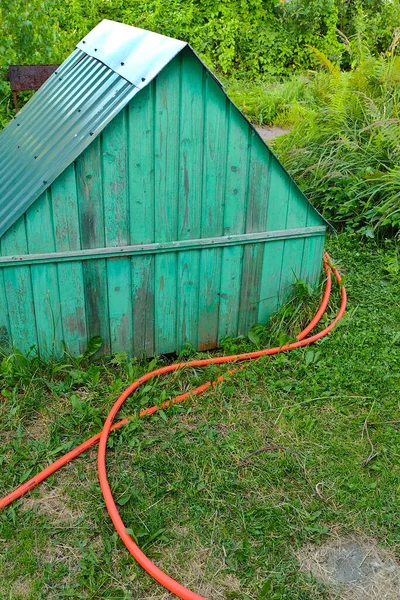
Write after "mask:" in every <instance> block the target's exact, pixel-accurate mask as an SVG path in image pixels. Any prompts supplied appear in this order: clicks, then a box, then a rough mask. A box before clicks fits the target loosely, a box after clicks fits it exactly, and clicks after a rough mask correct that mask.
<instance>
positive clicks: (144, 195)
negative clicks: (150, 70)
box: [128, 81, 156, 356]
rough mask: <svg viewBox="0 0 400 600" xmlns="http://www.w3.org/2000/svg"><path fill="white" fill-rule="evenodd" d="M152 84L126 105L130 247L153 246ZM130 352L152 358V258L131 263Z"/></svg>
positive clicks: (153, 84) (153, 93)
mask: <svg viewBox="0 0 400 600" xmlns="http://www.w3.org/2000/svg"><path fill="white" fill-rule="evenodd" d="M154 98H155V83H154V81H153V82H152V83H151V84H150V85H149V86H147V87H146V88H144V89H143V90H142V91H141V92H139V94H137V95H136V96H135V97H134V99H133V100H132V101H131V102H130V104H129V113H128V114H129V131H128V134H129V151H128V165H129V217H130V220H129V223H130V240H131V241H130V243H131V244H144V243H152V242H154V239H155V237H154V226H155V225H154V219H155V217H154V213H155V205H154V136H155V134H156V132H155V128H154V111H155V103H154V102H155V101H154ZM131 264H132V298H133V349H134V350H133V351H134V353H135V354H136V355H143V354H144V355H146V356H151V355H153V354H154V257H152V256H135V257H134V258H133V259H132V263H131Z"/></svg>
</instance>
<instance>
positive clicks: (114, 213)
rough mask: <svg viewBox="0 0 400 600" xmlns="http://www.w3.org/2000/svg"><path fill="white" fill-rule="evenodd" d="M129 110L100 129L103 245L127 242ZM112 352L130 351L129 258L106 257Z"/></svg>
mask: <svg viewBox="0 0 400 600" xmlns="http://www.w3.org/2000/svg"><path fill="white" fill-rule="evenodd" d="M128 135H129V133H128V111H127V110H124V111H122V112H121V113H120V114H119V115H118V116H117V117H115V119H113V121H111V123H110V124H109V125H108V126H107V127H106V129H105V130H104V131H103V133H102V146H101V148H102V177H103V200H104V226H105V244H106V247H108V248H110V247H116V246H124V245H126V244H128V243H129V240H130V236H129V203H128V194H129V188H128V139H129V138H128ZM106 276H107V291H108V310H109V319H110V344H111V352H117V351H124V352H126V353H127V354H131V352H132V333H133V332H132V318H133V307H132V294H131V260H130V258H128V257H127V258H123V257H121V258H114V259H113V258H110V259H108V260H107V261H106Z"/></svg>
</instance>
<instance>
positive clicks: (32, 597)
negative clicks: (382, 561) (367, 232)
mask: <svg viewBox="0 0 400 600" xmlns="http://www.w3.org/2000/svg"><path fill="white" fill-rule="evenodd" d="M329 246H330V247H329V250H330V252H331V254H332V256H333V257H334V259H335V260H339V261H340V263H341V264H342V270H343V271H344V274H345V277H346V285H347V288H348V292H349V310H348V313H347V317H346V318H345V320H344V321H342V324H341V326H339V327H337V328H336V329H335V330H334V331H333V332H332V333H331V334H330V335H329V336H328V337H327V338H325V339H323V340H322V341H320V342H318V343H317V344H315V345H313V346H310V347H308V348H304V349H298V350H295V351H293V352H290V353H289V354H286V355H278V356H273V357H264V358H263V359H260V360H258V361H254V362H253V363H251V364H249V365H248V366H247V367H246V368H245V369H244V370H243V371H242V370H239V371H238V372H237V373H236V374H235V375H234V376H233V377H232V378H231V379H228V380H227V382H226V383H225V384H224V385H222V386H217V387H215V388H212V389H211V390H210V391H208V392H207V393H206V394H204V395H203V396H199V397H197V398H192V399H189V400H188V401H187V403H185V404H183V405H181V406H172V407H170V408H169V409H168V410H166V411H165V412H164V413H161V414H160V413H159V414H158V415H155V416H153V417H151V418H149V419H142V420H140V421H139V420H138V419H133V420H132V422H131V423H130V425H128V426H127V427H126V428H125V429H123V430H120V431H118V432H115V433H114V434H113V435H112V437H111V440H110V449H109V452H108V460H107V465H108V469H109V472H110V480H111V486H112V490H113V492H114V494H115V496H116V499H117V502H118V505H119V507H120V509H121V512H122V516H123V519H124V522H125V523H126V524H127V527H129V529H130V530H131V531H132V532H133V533H134V535H135V536H136V537H137V539H138V541H139V544H140V546H141V547H142V548H143V549H144V550H145V551H146V552H148V553H149V554H150V556H151V558H152V559H154V560H156V561H157V563H158V564H159V565H160V566H162V567H163V568H164V569H166V570H167V572H169V574H170V575H172V576H174V577H177V578H178V579H179V580H180V581H182V582H184V583H186V584H187V585H189V586H190V587H191V588H192V589H193V590H194V591H196V592H197V593H200V594H201V595H204V596H205V597H206V598H209V599H212V598H226V600H249V599H254V600H255V599H257V600H288V599H290V600H327V599H328V598H331V597H332V596H331V594H330V593H329V591H328V590H327V589H326V588H325V587H323V586H322V585H321V584H320V583H318V582H316V581H315V580H313V579H311V578H310V577H308V576H306V575H305V574H304V573H301V572H299V566H298V561H297V559H296V552H297V551H298V549H299V548H301V547H302V546H303V545H304V544H305V543H307V542H314V543H315V544H319V543H321V541H324V540H327V539H335V538H337V536H338V535H341V534H345V533H348V532H354V531H356V532H363V533H364V534H367V535H370V536H373V537H375V538H376V539H377V540H378V542H379V543H380V544H382V545H383V546H388V547H391V548H393V550H394V551H395V552H396V554H397V555H398V552H399V551H400V546H399V535H398V531H399V510H398V496H399V491H400V490H399V469H400V459H399V452H398V447H399V443H400V431H399V428H398V426H397V424H396V423H397V422H398V420H399V418H400V417H399V407H398V397H399V393H400V379H399V373H398V365H399V362H400V345H399V342H400V339H399V326H398V324H399V320H400V305H399V302H398V298H399V293H400V286H399V277H398V274H399V264H398V257H397V259H396V254H395V252H394V250H393V249H392V242H391V241H390V242H386V243H385V244H384V245H381V247H378V246H377V245H376V244H375V242H374V241H369V242H368V244H363V243H362V242H361V243H360V242H359V241H358V240H354V239H353V241H351V238H349V237H347V236H341V237H339V239H338V240H335V241H333V242H332V241H331V242H330V243H329ZM396 260H397V263H396ZM396 265H397V266H396ZM298 291H301V290H298ZM303 291H304V290H303ZM298 300H300V303H299V301H297V302H296V301H292V303H291V304H290V305H289V306H288V307H285V309H284V311H283V312H282V313H281V316H284V315H286V319H284V321H283V322H282V320H280V331H281V333H289V334H290V335H291V336H292V335H293V333H295V331H296V329H297V328H298V327H300V326H301V323H302V319H303V318H304V317H306V319H307V316H306V315H305V314H304V302H305V304H306V305H308V303H309V302H310V298H307V299H306V300H305V299H304V295H303V293H301V294H300V298H299V299H298ZM311 301H312V299H311ZM336 308H337V296H336V295H335V299H334V300H333V303H332V306H331V308H330V310H329V311H328V315H326V318H328V319H329V318H331V317H332V314H333V313H334V311H335V310H336ZM287 318H289V321H288V320H287ZM278 323H279V319H278V318H276V319H275V321H274V324H275V328H274V329H273V330H272V331H268V330H265V328H264V331H263V330H262V329H261V328H259V330H258V331H257V335H256V337H253V336H252V337H253V342H252V344H250V343H249V342H248V341H246V340H231V341H228V340H227V341H226V350H227V351H229V350H242V351H243V350H248V349H249V348H255V347H257V345H258V343H259V341H261V343H264V342H265V341H267V340H266V339H264V338H263V336H264V335H267V336H269V337H272V339H276V336H277V334H278V331H279V329H278V330H277V326H278ZM288 325H291V326H290V327H289V329H287V326H288ZM297 330H298V329H297ZM261 338H262V339H261ZM155 364H158V365H160V366H161V364H163V361H162V360H160V359H158V360H154V361H153V362H152V363H151V364H148V363H147V362H144V361H138V360H130V361H128V360H127V359H126V356H124V355H123V354H119V355H116V356H114V357H112V358H111V359H109V360H106V359H103V360H102V361H101V362H98V361H96V362H94V363H91V364H90V363H88V362H87V359H85V357H80V358H79V359H78V360H77V361H73V360H71V359H69V358H68V357H66V358H65V359H64V360H63V361H59V362H57V363H43V362H41V361H40V360H38V359H28V360H27V359H25V358H24V357H21V356H19V355H18V354H12V355H10V356H9V357H6V358H4V360H3V361H2V363H1V366H0V384H1V388H2V400H1V401H0V439H1V444H0V465H1V477H0V495H2V494H3V493H6V492H9V491H10V490H11V489H13V487H14V486H16V485H18V484H20V483H21V482H23V481H25V480H26V479H27V478H29V477H31V476H32V475H33V474H34V473H35V472H37V471H38V470H40V469H41V468H43V467H44V466H45V465H47V464H48V462H50V461H52V460H54V459H56V458H58V457H59V456H61V454H63V453H64V452H66V451H68V450H69V449H71V448H72V447H73V446H75V445H76V444H77V443H79V442H81V441H83V440H84V439H86V438H87V437H88V436H90V435H91V434H92V433H94V432H96V431H99V429H100V428H101V423H102V421H103V419H104V417H105V415H106V414H107V411H108V409H109V408H110V406H111V404H112V403H113V400H114V399H115V398H116V396H117V395H118V394H119V392H120V391H121V390H122V389H123V388H124V387H126V386H127V385H128V383H130V382H131V381H132V379H134V378H135V377H138V376H140V375H141V374H142V373H144V372H146V371H147V370H151V369H152V368H154V366H155ZM225 370H229V367H226V368H224V367H222V366H220V367H209V368H207V369H204V370H198V369H197V370H196V369H191V370H188V371H181V372H180V373H179V374H177V375H172V376H167V377H166V378H162V379H158V380H155V381H153V382H149V384H148V385H146V387H145V388H144V389H143V390H141V391H140V392H139V393H137V394H135V395H134V396H133V397H132V398H131V399H130V400H129V401H128V404H127V406H126V409H124V411H123V412H124V413H125V414H126V415H127V414H137V411H138V409H139V407H142V406H148V405H151V404H153V403H155V402H157V403H158V402H159V401H160V399H161V400H162V399H165V398H168V397H171V396H172V395H174V394H176V393H180V392H181V391H183V390H187V389H190V388H191V387H193V386H197V385H200V384H201V383H202V382H204V381H207V380H209V379H211V380H215V379H216V377H217V376H218V375H219V374H221V372H223V371H225ZM366 420H367V421H369V422H370V423H375V426H372V425H371V426H370V427H369V435H370V438H371V440H372V443H373V445H374V447H375V449H376V452H377V453H378V456H377V457H376V458H375V459H374V460H373V461H371V462H370V463H369V464H368V466H365V465H364V462H365V460H366V459H367V457H368V455H369V454H370V451H371V448H370V445H369V443H368V440H367V438H366V436H365V432H364V435H363V426H364V423H365V421H366ZM266 444H274V445H280V446H283V447H285V448H287V449H288V450H287V451H286V452H284V451H280V452H260V453H259V454H255V455H253V456H251V457H249V455H250V454H251V453H252V452H255V451H256V450H258V449H260V448H262V447H265V445H266ZM290 451H292V452H294V453H295V455H297V457H298V458H296V456H295V455H293V454H291V453H290ZM246 459H247V462H243V461H246ZM301 462H304V464H305V468H306V473H307V477H308V481H307V480H306V478H305V476H304V471H303V469H302V465H301ZM317 484H318V486H319V491H320V493H321V494H322V497H323V498H322V499H321V498H319V497H318V496H317V495H316V493H315V486H316V485H317ZM0 538H1V540H2V544H3V548H5V550H6V552H3V553H1V554H0V598H4V599H5V598H7V599H9V600H19V599H21V598H25V599H26V600H41V599H43V600H44V599H45V598H60V599H61V598H74V599H75V598H82V599H89V598H104V599H110V600H111V599H113V600H115V599H117V598H119V599H121V600H122V599H123V600H128V599H132V600H133V599H139V598H140V599H146V600H147V599H148V600H150V599H154V600H156V599H159V598H162V597H164V595H163V591H162V590H161V589H160V587H159V586H158V585H156V584H155V583H154V582H152V581H151V580H150V579H149V577H147V576H146V575H145V574H144V572H143V571H142V569H140V568H139V567H138V566H137V565H136V563H135V562H134V561H133V559H132V557H131V556H130V555H129V553H128V552H127V551H126V550H125V548H124V547H123V546H122V544H121V543H120V541H119V540H118V538H117V535H116V534H115V532H114V531H113V528H112V525H111V522H110V519H109V517H108V515H107V513H106V510H105V507H104V503H103V501H102V497H101V493H100V490H99V486H98V483H97V477H96V451H95V450H94V449H93V450H91V451H89V452H88V453H86V455H84V456H83V457H82V458H79V459H77V460H75V461H74V462H73V463H72V464H71V465H69V466H68V467H65V468H63V469H62V470H60V471H59V472H57V473H56V474H55V475H54V476H53V477H51V478H50V480H48V481H47V482H46V483H42V484H40V485H39V486H38V487H37V488H36V489H35V490H34V491H32V492H30V493H29V494H27V495H26V496H25V497H24V499H22V500H21V501H18V502H16V503H15V504H14V505H12V506H10V507H9V508H7V509H6V510H4V511H2V512H1V513H0Z"/></svg>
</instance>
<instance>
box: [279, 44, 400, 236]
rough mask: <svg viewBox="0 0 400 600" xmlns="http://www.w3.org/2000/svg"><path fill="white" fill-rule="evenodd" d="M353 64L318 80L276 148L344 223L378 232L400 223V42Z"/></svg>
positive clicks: (338, 222) (296, 175)
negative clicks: (399, 50)
mask: <svg viewBox="0 0 400 600" xmlns="http://www.w3.org/2000/svg"><path fill="white" fill-rule="evenodd" d="M399 37H400V35H399V34H398V33H397V32H396V34H395V38H394V42H393V43H392V44H391V48H390V50H389V51H388V52H387V53H386V54H385V55H384V56H380V57H371V56H364V57H363V58H362V59H361V60H360V62H359V64H358V65H357V66H355V67H354V68H353V69H352V70H351V71H347V72H340V70H335V71H334V72H332V71H331V70H329V71H328V72H326V73H324V74H320V75H319V76H317V77H316V78H315V80H314V87H313V93H314V94H315V95H316V97H317V98H318V102H314V103H313V104H311V103H308V105H307V110H305V111H303V118H302V119H299V120H298V121H297V122H296V123H295V124H294V127H293V130H292V132H291V133H290V134H289V135H287V136H285V137H283V138H281V139H278V140H277V141H276V144H275V148H276V151H277V153H278V154H279V156H280V158H281V159H282V161H283V162H284V164H285V166H286V167H287V168H288V170H289V171H290V173H291V174H292V175H293V177H294V178H295V179H296V181H297V182H299V183H300V185H301V187H302V189H303V190H304V192H305V193H306V194H307V195H308V197H309V198H310V200H311V201H312V202H313V203H315V204H316V206H317V207H318V208H319V209H321V210H322V211H323V213H324V215H325V216H326V217H327V218H328V219H329V220H331V221H332V222H333V223H334V224H336V225H337V226H340V227H343V228H345V229H350V230H356V231H360V232H361V233H363V234H365V235H367V236H369V237H373V236H374V235H375V234H376V233H380V234H381V233H393V232H394V231H395V232H397V231H398V230H399V228H400V195H399V193H400V114H399V103H400V57H398V56H395V46H396V44H397V41H398V39H399Z"/></svg>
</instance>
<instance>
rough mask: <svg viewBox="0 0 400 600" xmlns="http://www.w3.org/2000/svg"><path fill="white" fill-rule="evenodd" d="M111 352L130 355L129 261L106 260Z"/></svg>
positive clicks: (119, 259) (131, 313) (123, 259)
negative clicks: (121, 352)
mask: <svg viewBox="0 0 400 600" xmlns="http://www.w3.org/2000/svg"><path fill="white" fill-rule="evenodd" d="M106 264H107V278H108V302H109V317H110V342H111V352H119V351H123V352H126V353H127V354H131V353H132V345H133V344H132V316H133V310H132V298H131V293H130V290H131V261H130V260H129V258H109V259H107V263H106Z"/></svg>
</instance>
